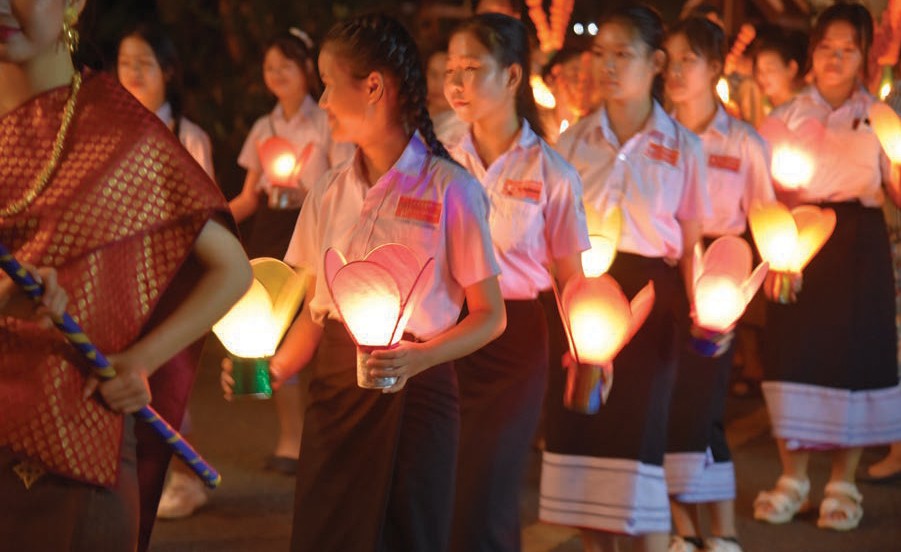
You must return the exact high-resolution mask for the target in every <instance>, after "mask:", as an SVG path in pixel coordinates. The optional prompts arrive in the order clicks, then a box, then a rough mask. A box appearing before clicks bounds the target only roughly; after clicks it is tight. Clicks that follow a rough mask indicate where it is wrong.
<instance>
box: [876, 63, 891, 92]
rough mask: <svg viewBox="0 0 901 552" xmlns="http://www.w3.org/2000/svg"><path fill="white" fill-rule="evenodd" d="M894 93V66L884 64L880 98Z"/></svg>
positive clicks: (880, 82)
mask: <svg viewBox="0 0 901 552" xmlns="http://www.w3.org/2000/svg"><path fill="white" fill-rule="evenodd" d="M891 93H892V66H891V65H883V66H882V78H881V79H880V81H879V99H880V100H883V101H884V100H885V99H886V98H888V95H889V94H891Z"/></svg>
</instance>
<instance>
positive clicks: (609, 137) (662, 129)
mask: <svg viewBox="0 0 901 552" xmlns="http://www.w3.org/2000/svg"><path fill="white" fill-rule="evenodd" d="M597 117H598V128H600V130H601V132H602V133H603V136H604V139H605V140H606V141H607V142H608V143H609V144H610V145H611V146H613V147H614V149H617V150H618V149H620V148H622V147H623V145H624V144H620V143H619V138H617V137H616V133H615V132H613V128H611V126H610V118H609V117H608V116H607V108H606V107H602V108H601V109H599V110H598V115H597ZM648 132H656V133H659V134H661V135H663V137H664V138H665V139H666V143H669V144H677V143H678V141H679V139H678V135H677V129H676V123H675V122H674V121H673V119H672V118H671V117H670V116H669V115H667V114H666V111H665V110H664V109H663V106H661V105H660V104H659V103H657V101H656V100H654V106H653V110H652V111H651V116H650V117H649V118H648V121H647V123H645V126H644V128H642V129H641V131H640V132H639V133H638V134H645V133H648ZM636 136H637V135H636Z"/></svg>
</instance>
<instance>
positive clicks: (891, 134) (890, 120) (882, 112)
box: [870, 102, 901, 163]
mask: <svg viewBox="0 0 901 552" xmlns="http://www.w3.org/2000/svg"><path fill="white" fill-rule="evenodd" d="M870 125H871V126H872V127H873V130H874V131H875V132H876V137H877V138H879V142H880V143H881V144H882V149H884V150H885V154H886V155H888V157H889V159H891V160H892V163H901V119H899V118H898V114H897V113H895V110H894V109H892V108H891V107H889V106H888V105H886V104H884V103H882V102H875V103H873V105H871V106H870Z"/></svg>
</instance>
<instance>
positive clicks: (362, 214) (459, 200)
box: [223, 15, 505, 552]
mask: <svg viewBox="0 0 901 552" xmlns="http://www.w3.org/2000/svg"><path fill="white" fill-rule="evenodd" d="M421 67H422V66H421V61H420V59H419V54H418V52H417V49H416V45H415V43H414V42H413V40H412V38H411V37H410V35H409V33H408V32H407V31H406V30H405V29H404V28H403V27H402V26H401V24H400V23H398V22H397V21H395V20H393V19H391V18H389V17H387V16H382V15H369V16H362V17H357V18H352V19H348V20H345V21H342V22H340V23H338V24H337V25H336V26H335V27H333V28H332V30H331V31H330V32H329V33H328V35H327V36H326V38H325V40H324V43H323V47H322V53H321V54H320V56H319V70H320V74H321V75H322V79H323V82H324V84H325V91H324V92H323V95H322V98H321V100H320V105H321V106H322V108H323V109H324V110H325V111H326V112H327V113H328V115H329V118H328V120H329V125H330V127H331V129H332V132H333V134H334V136H335V138H336V139H344V140H353V141H354V143H355V144H356V145H357V146H358V148H357V151H356V153H355V155H354V157H353V158H352V159H351V161H350V162H349V163H346V164H344V165H343V166H341V167H339V168H337V169H335V170H333V171H331V172H329V173H328V174H327V175H326V176H325V177H323V178H322V179H320V181H319V182H318V183H317V184H316V185H315V186H314V187H313V189H312V190H311V192H310V194H309V196H308V197H307V199H306V201H305V203H304V206H303V210H302V211H301V214H300V218H299V219H298V222H297V228H296V230H295V233H294V237H293V238H292V240H291V245H290V247H289V249H288V253H287V255H286V260H287V262H288V263H289V264H292V265H294V266H298V267H302V268H304V269H305V271H306V274H307V275H308V278H309V285H308V288H307V289H308V293H307V301H306V303H305V305H304V307H303V310H302V311H301V313H300V316H299V317H298V319H297V321H295V323H294V325H293V326H292V328H291V329H290V331H289V332H288V334H287V336H286V337H285V339H284V341H283V343H282V345H281V347H280V348H279V350H278V352H277V353H276V354H275V356H274V357H273V359H272V363H271V370H272V372H273V377H274V378H275V379H276V381H279V380H281V379H283V378H285V377H287V376H289V375H290V374H292V373H294V372H296V371H297V370H299V369H301V368H303V367H304V366H306V365H307V364H308V363H309V362H310V360H311V359H312V358H313V357H314V355H315V362H313V363H312V364H311V365H310V366H309V367H308V368H306V369H308V370H312V371H313V373H312V382H311V385H310V403H309V408H308V410H307V414H306V420H305V425H304V432H303V443H302V451H303V452H302V454H301V455H300V466H299V470H298V473H297V490H296V493H295V513H294V515H295V523H294V530H293V535H292V545H291V547H292V550H295V551H311V552H312V551H315V552H327V551H336V552H337V551H344V550H354V551H360V552H367V551H372V552H375V551H377V550H410V551H422V552H427V551H428V552H432V551H437V550H445V549H446V548H447V545H448V542H449V539H450V522H451V509H452V506H453V492H454V473H455V471H456V470H455V468H456V457H457V440H458V432H459V406H458V390H457V380H456V375H455V373H454V370H453V367H452V366H451V364H450V361H451V360H452V359H454V358H459V357H461V356H464V355H466V354H469V353H471V352H473V351H475V350H477V349H479V348H480V347H482V346H484V345H485V344H486V343H488V342H489V341H491V340H492V339H494V338H496V337H497V336H498V335H500V334H501V332H502V331H503V329H504V325H505V314H504V307H503V300H502V297H501V292H500V287H499V285H498V282H497V274H498V272H499V269H498V266H497V263H496V261H495V258H494V252H493V250H492V247H491V236H490V234H489V231H488V200H487V198H486V196H485V192H484V190H483V189H482V188H481V186H479V183H478V182H476V181H475V180H474V179H473V178H472V176H471V175H470V174H469V173H467V172H466V171H465V170H463V169H462V168H461V167H460V166H459V165H457V164H456V163H454V162H453V161H451V159H450V156H449V155H448V153H447V151H446V150H445V149H444V147H443V146H442V145H441V143H440V142H439V141H438V139H437V138H436V137H435V133H434V130H433V128H432V123H431V119H429V115H428V110H427V107H426V83H425V76H424V75H423V72H422V68H421ZM387 243H400V244H404V245H406V246H408V247H409V248H410V249H412V250H413V252H414V254H415V255H416V256H417V257H418V259H419V261H420V262H421V263H424V262H425V261H426V259H428V258H430V257H431V258H433V259H434V264H433V265H432V267H431V269H430V270H431V271H432V274H431V275H429V276H430V280H429V282H430V283H429V285H428V287H427V288H425V290H424V291H423V294H422V297H421V299H420V301H419V302H418V304H417V305H416V308H415V311H414V312H413V315H412V317H411V318H410V320H409V322H408V323H407V326H406V330H407V332H408V335H407V336H406V338H405V339H404V340H402V341H401V342H400V343H399V344H398V345H397V346H396V347H394V348H392V349H390V350H381V351H375V352H373V353H372V358H371V359H369V360H368V363H367V364H366V367H367V368H368V370H369V374H370V375H371V376H372V377H377V378H386V377H396V378H397V380H396V383H395V384H394V385H393V386H392V387H390V388H388V389H384V390H382V391H379V390H373V389H362V388H360V387H358V385H357V378H356V373H357V369H356V363H357V360H356V352H355V349H356V347H355V345H354V342H353V341H352V340H351V337H350V336H349V334H348V333H347V330H346V329H345V327H344V324H343V322H342V318H341V314H340V313H339V312H338V309H337V307H336V306H335V304H334V303H333V302H332V298H331V296H330V294H329V291H328V288H327V286H326V282H325V276H324V274H323V262H324V255H325V252H326V251H327V249H329V248H332V247H333V248H336V249H337V250H338V251H340V252H341V253H343V254H344V255H345V257H346V258H347V259H348V260H349V261H354V260H360V259H362V258H364V257H365V256H366V254H367V253H368V252H369V251H371V250H372V249H374V248H376V247H378V246H380V245H383V244H387ZM464 300H465V301H466V303H467V305H468V311H469V312H468V314H467V315H466V316H465V317H464V318H462V319H461V320H460V321H459V322H458V318H459V317H460V310H461V306H462V304H463V301H464ZM223 383H224V385H225V387H226V389H228V387H229V386H228V384H229V383H230V378H229V377H228V374H227V373H226V374H225V375H224V376H223ZM227 392H228V391H227Z"/></svg>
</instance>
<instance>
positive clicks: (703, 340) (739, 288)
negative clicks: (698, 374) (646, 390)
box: [692, 236, 769, 356]
mask: <svg viewBox="0 0 901 552" xmlns="http://www.w3.org/2000/svg"><path fill="white" fill-rule="evenodd" d="M751 264H752V253H751V246H750V245H748V242H746V241H745V240H743V239H741V238H739V237H736V236H723V237H721V238H719V239H717V240H716V241H714V242H713V243H712V244H710V247H709V248H708V249H707V251H706V252H703V248H702V247H701V244H698V245H697V246H696V247H695V255H694V262H693V265H692V272H693V275H692V279H693V284H694V286H693V287H694V322H695V328H693V329H692V346H693V347H694V349H695V351H697V352H698V353H699V354H701V355H704V356H714V355H715V354H716V353H717V352H719V348H720V339H721V338H722V337H723V335H724V334H727V333H728V332H730V331H732V328H733V327H734V326H735V323H736V322H737V321H738V319H739V317H741V315H742V314H743V313H744V312H745V309H746V308H747V307H748V303H750V302H751V299H752V298H753V297H754V294H755V293H757V290H758V289H759V288H760V285H761V284H762V283H763V280H764V278H766V274H767V270H768V269H769V265H768V264H767V263H765V262H764V263H762V264H760V265H759V266H758V267H757V268H756V269H754V272H753V273H752V272H751Z"/></svg>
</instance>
